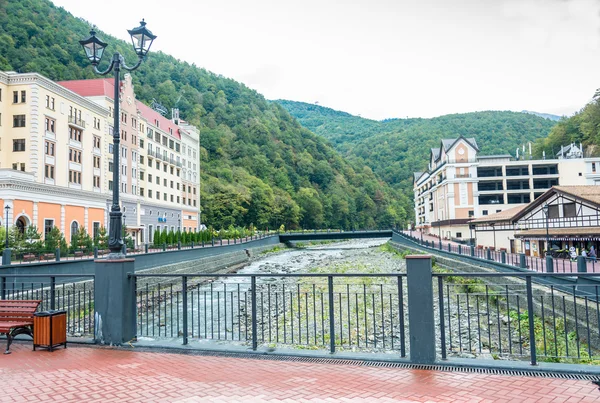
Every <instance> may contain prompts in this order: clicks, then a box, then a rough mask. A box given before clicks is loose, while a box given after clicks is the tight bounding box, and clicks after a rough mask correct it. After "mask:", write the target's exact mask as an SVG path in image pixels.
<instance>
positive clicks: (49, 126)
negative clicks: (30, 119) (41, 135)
mask: <svg viewBox="0 0 600 403" xmlns="http://www.w3.org/2000/svg"><path fill="white" fill-rule="evenodd" d="M46 131H47V132H50V133H56V121H55V120H54V119H50V118H46Z"/></svg>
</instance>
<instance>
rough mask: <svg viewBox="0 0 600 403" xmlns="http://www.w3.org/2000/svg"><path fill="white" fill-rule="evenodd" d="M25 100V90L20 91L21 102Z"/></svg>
mask: <svg viewBox="0 0 600 403" xmlns="http://www.w3.org/2000/svg"><path fill="white" fill-rule="evenodd" d="M26 101H27V92H26V91H24V90H23V91H21V102H23V103H25V102H26Z"/></svg>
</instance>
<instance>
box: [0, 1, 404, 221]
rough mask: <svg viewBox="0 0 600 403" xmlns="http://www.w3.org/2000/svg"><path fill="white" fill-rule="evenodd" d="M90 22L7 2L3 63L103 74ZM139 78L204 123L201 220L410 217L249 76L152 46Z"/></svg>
mask: <svg viewBox="0 0 600 403" xmlns="http://www.w3.org/2000/svg"><path fill="white" fill-rule="evenodd" d="M89 27H90V26H89V24H88V23H86V22H85V21H83V20H81V19H78V18H75V17H73V16H72V15H71V14H69V13H68V12H67V11H65V10H64V9H62V8H58V7H55V6H54V5H53V4H52V3H51V2H49V1H47V0H0V70H14V71H19V72H38V73H41V74H43V75H45V76H47V77H49V78H51V79H53V80H69V79H83V78H92V77H96V76H95V75H94V73H93V72H92V69H91V67H90V65H89V63H88V61H87V60H86V58H85V56H84V52H83V50H82V48H81V47H80V45H79V43H78V40H80V39H82V38H85V37H87V36H88V31H89ZM149 27H150V28H151V29H152V24H151V23H150V24H149ZM100 28H101V27H100ZM126 28H130V27H123V29H126ZM155 33H156V34H158V35H159V37H158V39H157V40H158V41H160V32H155ZM98 36H100V37H101V38H102V39H104V41H106V42H108V43H109V48H108V49H107V52H108V53H109V54H110V53H111V52H113V51H115V50H118V51H119V52H121V53H122V54H123V55H124V56H125V59H126V60H128V61H130V63H132V62H134V61H135V60H136V56H135V54H134V53H133V50H132V48H131V44H130V43H128V42H124V41H121V40H118V39H116V38H114V37H111V36H110V35H107V34H105V33H102V32H99V33H98ZM106 59H107V60H108V59H110V57H106ZM107 60H104V62H103V65H106V64H107ZM100 67H101V68H102V67H104V66H100ZM132 76H133V80H134V85H135V91H136V94H137V96H138V98H139V99H141V100H142V101H145V102H147V103H149V102H150V101H151V100H152V99H153V98H155V99H156V100H158V101H159V102H160V103H162V104H163V105H164V106H165V107H167V108H168V109H170V108H172V107H174V106H175V105H177V107H178V108H179V109H180V114H181V117H182V118H183V119H185V120H187V121H188V122H190V123H192V124H194V125H196V126H198V127H199V128H200V131H201V136H200V137H201V138H200V143H201V146H202V149H201V153H200V159H201V163H202V164H201V166H202V175H201V177H202V186H201V196H202V209H203V215H202V217H203V223H205V224H207V225H214V226H215V227H227V226H230V225H250V224H254V225H255V226H258V227H259V228H264V227H267V226H270V227H271V228H273V227H279V226H280V225H281V224H284V225H285V226H286V227H287V228H290V227H292V228H297V227H300V226H303V227H306V228H314V227H332V228H333V227H337V228H339V227H344V228H351V227H356V228H368V227H371V228H372V227H376V226H381V227H389V226H391V225H393V224H400V223H402V222H404V221H405V219H406V215H407V213H406V211H405V208H404V207H403V206H406V200H404V201H403V200H402V196H397V195H396V194H395V192H394V191H393V190H392V189H391V188H390V187H389V186H388V185H386V184H385V183H383V182H381V181H380V180H378V178H377V177H376V176H375V175H374V174H373V172H372V170H371V169H369V168H368V167H366V166H365V165H364V164H361V163H360V162H358V161H357V162H354V163H348V162H347V161H345V160H344V158H342V156H341V155H340V154H339V153H338V152H336V151H335V150H334V149H333V148H332V147H331V146H330V145H329V144H328V143H327V141H325V140H324V139H323V138H322V137H320V136H317V135H315V134H313V133H311V132H310V131H309V130H307V129H305V128H303V127H302V126H300V124H299V123H298V122H297V121H296V120H295V119H294V118H292V117H291V116H290V114H289V113H288V112H287V111H286V110H285V109H283V108H282V107H281V106H280V105H278V104H276V103H271V102H268V101H266V100H265V98H264V97H263V96H262V95H260V94H258V93H257V92H256V91H254V90H251V89H249V88H247V87H246V86H244V85H243V84H241V83H238V82H236V81H234V80H231V79H227V78H224V77H222V76H219V75H217V74H214V73H211V72H208V71H206V70H204V69H202V68H199V67H197V66H195V65H193V64H188V63H186V62H183V61H180V60H177V59H175V58H173V57H172V56H169V55H167V54H164V53H161V52H151V53H150V55H149V57H148V60H147V62H145V63H144V64H143V65H142V66H141V67H140V69H139V70H138V71H136V72H134V73H133V74H132ZM409 211H410V210H409Z"/></svg>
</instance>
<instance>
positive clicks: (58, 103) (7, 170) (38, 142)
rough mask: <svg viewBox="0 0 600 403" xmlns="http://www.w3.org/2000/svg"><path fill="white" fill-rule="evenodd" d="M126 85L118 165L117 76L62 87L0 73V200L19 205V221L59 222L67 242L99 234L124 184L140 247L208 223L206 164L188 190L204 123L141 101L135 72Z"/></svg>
mask: <svg viewBox="0 0 600 403" xmlns="http://www.w3.org/2000/svg"><path fill="white" fill-rule="evenodd" d="M120 91H121V94H120V102H121V103H120V109H121V113H120V119H121V126H120V131H121V133H120V136H121V160H120V162H121V166H120V167H114V164H113V156H112V152H113V143H112V123H113V110H112V106H113V94H114V86H113V81H112V80H109V79H96V80H77V81H65V82H59V83H56V82H53V81H51V80H49V79H47V78H45V77H43V76H41V75H39V74H35V73H28V74H17V73H14V72H0V202H1V204H2V207H5V206H9V207H10V210H8V221H9V225H16V226H17V227H18V228H19V229H21V230H24V228H25V227H27V226H29V225H36V226H37V227H38V229H39V231H40V232H41V233H42V234H45V233H47V232H48V231H50V230H51V229H52V227H53V226H56V227H58V228H59V229H60V230H61V231H62V232H63V234H64V235H65V238H66V239H67V241H69V240H70V238H71V234H72V233H74V232H75V231H77V230H79V228H82V227H83V228H85V229H86V231H87V232H88V233H89V234H90V235H92V236H96V235H97V234H98V231H99V230H100V227H101V226H104V227H107V226H108V212H109V210H110V205H111V203H112V189H113V186H119V187H120V191H121V203H122V206H121V207H122V211H123V215H124V223H125V225H126V226H127V228H128V232H129V233H130V235H132V236H133V237H134V240H135V242H136V244H140V243H145V242H151V241H152V236H153V232H154V231H156V230H158V229H160V230H162V229H165V228H167V229H169V230H170V229H173V230H175V231H176V230H177V229H178V228H182V229H185V230H192V231H195V230H197V229H198V228H199V227H200V223H199V209H200V204H199V193H200V192H199V187H200V173H199V167H197V168H198V169H197V170H195V171H194V170H193V169H191V170H190V171H191V173H192V175H191V176H189V178H191V179H189V180H188V177H187V176H186V178H185V183H186V188H185V189H184V188H183V183H184V178H183V176H182V175H183V157H184V156H183V153H182V151H181V150H182V146H183V144H184V143H185V144H186V150H187V149H188V148H190V147H191V148H193V152H194V154H195V155H196V156H198V155H199V133H198V131H197V129H196V128H193V127H190V126H189V125H185V126H179V125H177V124H176V123H174V121H171V120H169V119H167V118H165V117H163V116H162V115H160V114H158V113H157V112H155V111H154V110H152V109H151V108H149V107H147V106H146V105H144V104H143V103H141V102H139V101H137V100H136V98H135V93H134V88H133V85H132V83H131V77H130V76H129V75H125V77H124V79H123V80H122V82H121V88H120ZM182 137H185V138H186V139H185V141H184V140H182ZM159 144H160V146H159ZM187 158H188V157H187V155H186V159H187ZM194 162H195V163H196V164H198V161H197V160H196V161H194ZM192 167H193V166H192ZM114 169H119V171H120V175H119V176H120V181H119V183H118V184H113V183H112V171H113V170H114ZM187 172H188V171H187V170H186V174H187ZM150 175H151V177H150ZM150 178H151V179H150ZM188 188H189V190H190V192H185V195H186V197H185V202H184V201H183V198H182V195H183V194H184V190H185V191H187V190H188ZM3 212H4V211H3ZM5 218H6V217H4V216H3V217H2V218H1V220H0V222H1V223H2V225H3V226H4V225H5V221H4V220H5ZM180 220H181V221H180Z"/></svg>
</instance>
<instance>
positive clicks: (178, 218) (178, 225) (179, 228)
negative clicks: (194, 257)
mask: <svg viewBox="0 0 600 403" xmlns="http://www.w3.org/2000/svg"><path fill="white" fill-rule="evenodd" d="M177 227H178V230H177V246H178V247H179V249H181V214H177Z"/></svg>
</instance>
